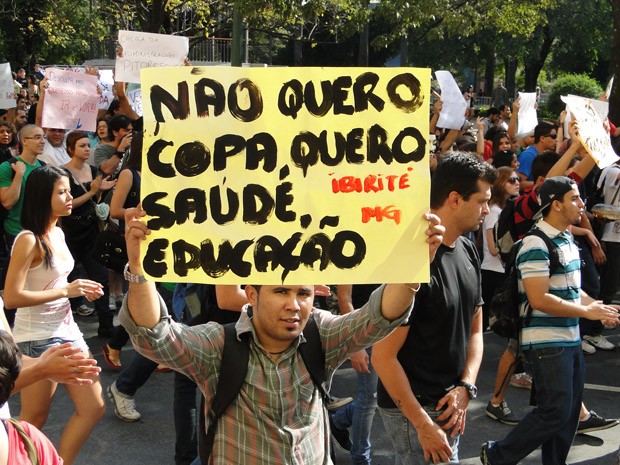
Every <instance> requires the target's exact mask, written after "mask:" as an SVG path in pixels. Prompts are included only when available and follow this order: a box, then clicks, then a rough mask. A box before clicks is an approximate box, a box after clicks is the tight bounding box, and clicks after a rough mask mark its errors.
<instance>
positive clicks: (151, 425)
mask: <svg viewBox="0 0 620 465" xmlns="http://www.w3.org/2000/svg"><path fill="white" fill-rule="evenodd" d="M77 319H78V323H79V325H80V327H81V328H82V330H83V332H84V334H85V336H86V337H87V342H88V343H89V346H90V348H91V350H92V351H93V353H94V354H95V358H96V359H97V360H98V361H99V364H100V365H101V366H103V367H104V368H103V372H102V375H101V382H102V383H103V385H104V389H105V387H107V386H108V385H109V384H110V383H111V382H113V381H114V379H115V378H116V377H117V376H118V374H117V373H115V372H113V371H110V370H109V369H107V367H106V366H105V364H104V362H103V357H102V355H101V352H100V347H101V344H102V343H103V340H102V339H98V338H97V337H95V336H94V335H95V334H96V327H97V324H96V318H95V317H86V318H81V317H77ZM605 334H606V335H607V336H608V338H609V340H610V341H612V342H613V343H614V344H618V343H619V342H620V329H616V330H614V331H606V333H605ZM484 342H485V348H484V358H483V362H482V368H481V371H480V375H479V377H478V382H477V385H478V389H479V395H478V399H476V400H475V401H472V404H471V405H470V409H469V412H468V424H467V428H466V432H465V435H464V436H463V437H462V438H461V445H460V458H461V463H463V464H466V465H469V464H478V463H480V462H479V459H478V455H479V451H480V445H481V443H482V442H484V441H486V440H489V439H501V438H502V437H504V436H505V435H506V434H507V433H508V431H509V430H510V428H511V427H510V426H506V425H502V424H499V423H497V422H495V421H493V420H491V419H489V418H488V417H487V416H486V415H485V406H486V403H487V402H488V400H489V398H490V396H491V392H492V390H493V383H494V380H495V371H496V368H497V363H498V360H499V358H500V356H501V354H502V352H503V350H504V347H505V340H504V339H502V338H499V337H497V336H495V335H494V334H492V333H488V334H485V336H484ZM133 353H134V352H133V348H131V347H126V348H125V349H124V350H123V355H122V358H123V361H124V363H125V364H126V365H127V364H128V363H129V361H130V359H131V357H132V355H133ZM586 360H587V374H586V390H585V396H584V398H585V402H586V405H587V406H588V408H590V409H592V410H595V411H596V412H597V413H599V414H600V415H603V416H606V417H616V418H617V417H620V349H616V350H615V351H610V352H602V351H599V352H597V353H596V354H593V355H588V356H586ZM172 382H173V374H172V373H154V374H153V376H152V377H151V379H150V380H149V381H148V382H147V384H146V385H145V386H144V387H143V388H142V389H140V391H139V392H138V393H137V395H136V403H137V409H138V410H139V411H140V412H141V414H142V419H141V420H140V421H138V422H136V423H126V422H123V421H121V420H119V419H117V418H116V417H115V415H114V411H113V408H112V406H111V405H110V402H109V401H108V399H107V398H106V405H107V407H108V408H107V410H106V414H105V417H104V418H103V419H102V421H101V422H100V423H99V424H98V425H97V427H96V428H95V430H94V431H93V433H92V434H91V437H90V438H89V439H88V441H87V442H86V444H85V446H84V447H83V449H82V451H81V453H80V455H79V456H78V458H77V460H76V461H75V464H76V465H87V464H88V465H92V464H98V465H125V464H127V465H143V464H171V465H172V464H174V422H173V414H172ZM332 392H333V393H334V395H337V396H339V397H342V396H347V395H350V396H354V395H355V374H354V371H353V369H351V368H350V365H348V363H347V364H345V365H343V367H342V368H341V369H339V371H338V372H337V374H336V377H335V380H334V385H333V388H332ZM528 400H529V391H527V390H524V389H515V388H510V390H509V392H508V395H507V401H508V403H509V405H510V407H511V408H512V409H513V411H515V412H516V413H517V414H523V413H524V412H525V411H527V409H528V408H529V407H528ZM10 405H11V411H12V413H13V415H15V416H16V415H18V413H19V397H18V396H15V397H14V398H13V399H11V401H10ZM72 411H73V406H72V404H71V402H70V400H69V398H68V397H67V395H66V393H65V391H64V389H62V388H59V389H58V391H57V393H56V396H55V399H54V402H53V404H52V409H51V413H50V416H49V419H48V422H47V424H46V425H45V427H44V429H43V431H44V432H45V433H46V434H47V435H48V436H49V437H50V438H51V439H52V441H53V442H54V443H55V444H57V443H58V438H59V435H60V433H61V431H62V428H63V426H64V424H65V423H66V422H67V420H68V418H69V417H70V415H71V414H72ZM372 441H373V464H374V465H391V464H393V463H394V458H393V455H392V451H391V445H390V443H389V438H387V436H386V434H385V431H384V429H383V425H382V423H381V418H380V416H379V415H378V414H377V415H376V416H375V420H374V423H373V437H372ZM619 447H620V427H615V428H611V429H608V430H605V431H600V432H595V433H591V434H587V435H579V436H577V437H576V438H575V442H574V444H573V447H572V449H571V453H570V455H569V457H568V462H569V463H572V464H581V465H586V464H587V465H612V464H613V465H617V464H618V461H617V459H616V453H617V451H618V449H619ZM336 453H337V462H336V463H337V464H338V465H343V464H350V463H351V461H350V458H349V457H348V455H346V454H344V453H343V452H342V451H340V450H337V452H336ZM521 463H523V464H539V463H540V454H539V452H538V451H537V452H535V453H533V454H531V455H530V456H529V457H528V458H526V459H525V460H523V461H522V462H521Z"/></svg>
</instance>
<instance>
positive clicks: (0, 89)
mask: <svg viewBox="0 0 620 465" xmlns="http://www.w3.org/2000/svg"><path fill="white" fill-rule="evenodd" d="M0 108H2V109H8V108H15V87H14V86H13V75H12V74H11V64H10V63H0Z"/></svg>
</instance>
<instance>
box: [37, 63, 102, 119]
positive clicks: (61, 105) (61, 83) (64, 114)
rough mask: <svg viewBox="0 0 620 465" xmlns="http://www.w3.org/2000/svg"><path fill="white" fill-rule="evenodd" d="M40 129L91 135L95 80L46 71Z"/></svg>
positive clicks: (96, 99)
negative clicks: (80, 131) (46, 84)
mask: <svg viewBox="0 0 620 465" xmlns="http://www.w3.org/2000/svg"><path fill="white" fill-rule="evenodd" d="M46 77H47V81H48V84H49V87H48V88H47V90H46V91H45V105H44V107H43V118H42V121H41V123H42V125H43V127H46V128H57V129H81V130H82V131H95V130H96V128H97V111H98V109H99V93H98V92H97V76H91V75H90V74H80V73H76V72H74V71H70V70H62V69H58V68H48V69H47V70H46Z"/></svg>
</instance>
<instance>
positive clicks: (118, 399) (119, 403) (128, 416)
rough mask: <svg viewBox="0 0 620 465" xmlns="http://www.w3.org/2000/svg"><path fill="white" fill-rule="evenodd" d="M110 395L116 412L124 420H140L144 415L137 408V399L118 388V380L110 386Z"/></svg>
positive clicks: (108, 391) (108, 390)
mask: <svg viewBox="0 0 620 465" xmlns="http://www.w3.org/2000/svg"><path fill="white" fill-rule="evenodd" d="M107 393H108V397H109V398H110V400H111V401H112V403H113V404H114V413H115V414H116V416H117V417H118V418H120V419H121V420H124V421H138V420H139V419H140V417H141V416H142V415H140V412H138V411H137V410H136V401H135V399H134V398H133V397H129V396H127V395H125V394H123V393H121V392H119V391H118V389H116V381H114V382H113V383H112V384H110V385H109V386H108V389H107Z"/></svg>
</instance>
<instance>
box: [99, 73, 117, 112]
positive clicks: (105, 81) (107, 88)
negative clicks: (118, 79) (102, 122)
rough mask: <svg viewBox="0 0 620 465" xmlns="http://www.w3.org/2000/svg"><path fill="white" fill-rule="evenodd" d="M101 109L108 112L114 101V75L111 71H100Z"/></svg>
mask: <svg viewBox="0 0 620 465" xmlns="http://www.w3.org/2000/svg"><path fill="white" fill-rule="evenodd" d="M99 89H101V95H100V96H99V109H100V110H107V109H108V107H109V106H110V103H112V100H114V90H113V89H114V73H113V72H112V70H111V69H102V70H101V71H99Z"/></svg>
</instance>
